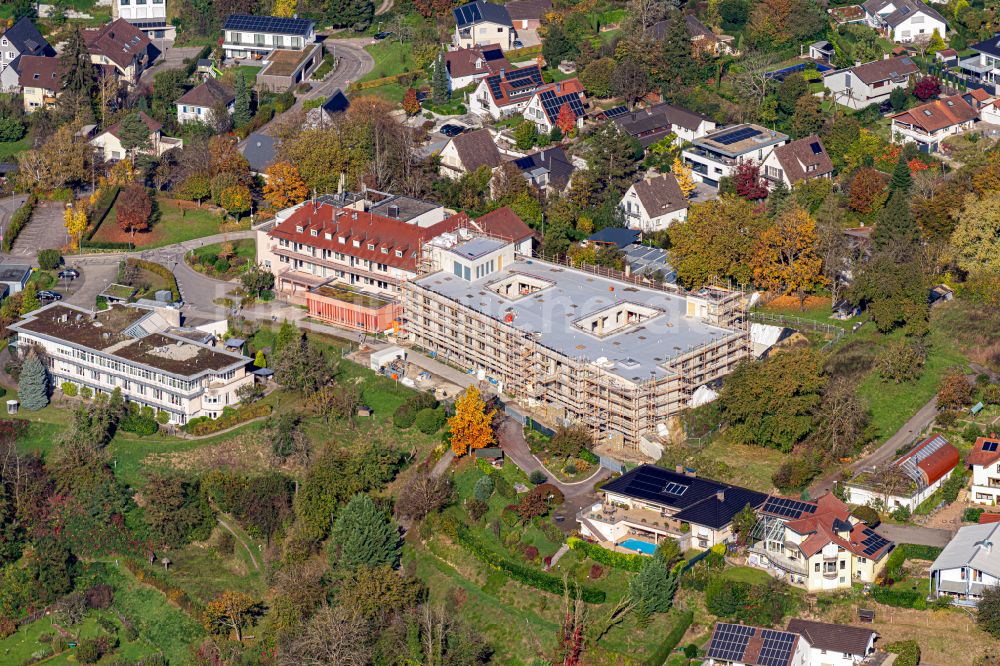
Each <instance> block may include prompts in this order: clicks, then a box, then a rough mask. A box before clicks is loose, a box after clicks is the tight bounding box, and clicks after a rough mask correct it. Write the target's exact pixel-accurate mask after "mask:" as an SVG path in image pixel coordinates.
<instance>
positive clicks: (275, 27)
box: [225, 14, 312, 35]
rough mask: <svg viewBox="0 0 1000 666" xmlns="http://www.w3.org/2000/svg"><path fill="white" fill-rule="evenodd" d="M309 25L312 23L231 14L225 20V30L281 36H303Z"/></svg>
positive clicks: (293, 19) (295, 19)
mask: <svg viewBox="0 0 1000 666" xmlns="http://www.w3.org/2000/svg"><path fill="white" fill-rule="evenodd" d="M311 23H312V21H308V20H306V19H299V18H282V17H280V16H250V15H248V14H233V15H231V16H230V17H229V18H228V19H226V25H225V29H226V30H248V31H256V32H270V33H277V34H283V35H305V34H308V32H309V26H310V25H311Z"/></svg>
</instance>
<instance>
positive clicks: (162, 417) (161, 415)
mask: <svg viewBox="0 0 1000 666" xmlns="http://www.w3.org/2000/svg"><path fill="white" fill-rule="evenodd" d="M156 422H157V423H159V424H160V425H167V423H169V422H170V412H164V411H159V412H156Z"/></svg>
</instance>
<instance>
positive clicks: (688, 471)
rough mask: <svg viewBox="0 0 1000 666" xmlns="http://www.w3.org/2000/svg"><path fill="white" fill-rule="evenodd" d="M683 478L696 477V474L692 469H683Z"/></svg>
mask: <svg viewBox="0 0 1000 666" xmlns="http://www.w3.org/2000/svg"><path fill="white" fill-rule="evenodd" d="M684 476H691V477H695V476H698V472H696V471H694V470H693V469H685V470H684Z"/></svg>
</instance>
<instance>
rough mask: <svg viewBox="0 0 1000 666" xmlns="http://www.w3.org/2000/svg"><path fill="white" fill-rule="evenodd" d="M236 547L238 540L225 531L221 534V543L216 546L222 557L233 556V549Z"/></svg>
mask: <svg viewBox="0 0 1000 666" xmlns="http://www.w3.org/2000/svg"><path fill="white" fill-rule="evenodd" d="M235 545H236V539H234V538H233V535H232V533H231V532H230V531H229V530H227V529H223V530H222V532H221V533H220V534H219V543H217V544H216V549H217V550H218V551H219V554H220V555H232V554H233V547H234V546H235Z"/></svg>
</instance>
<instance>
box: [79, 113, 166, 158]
mask: <svg viewBox="0 0 1000 666" xmlns="http://www.w3.org/2000/svg"><path fill="white" fill-rule="evenodd" d="M139 117H140V118H142V121H143V122H144V123H145V124H146V127H147V128H148V129H149V148H148V150H147V151H143V152H146V153H147V154H149V155H154V156H156V157H159V156H160V155H162V154H163V153H165V152H167V151H168V150H171V149H173V148H183V147H184V141H183V139H174V138H172V137H169V136H164V135H163V124H162V123H160V122H159V121H157V120H153V119H152V118H150V117H149V116H147V115H146V114H145V113H144V112H142V111H140V112H139ZM120 131H121V123H120V122H118V123H115V124H114V125H111V126H110V127H108V128H107V129H106V130H104V131H103V132H101V133H100V134H98V135H97V136H95V137H94V138H93V139H91V140H90V144H91V145H92V146H94V147H95V148H97V149H98V150H100V151H101V153H102V158H103V159H104V160H105V161H106V162H111V161H117V160H120V159H123V158H124V157H126V156H127V155H128V151H127V150H126V149H125V147H124V146H122V143H121V135H120Z"/></svg>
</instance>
